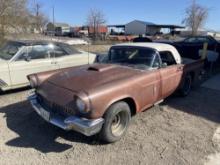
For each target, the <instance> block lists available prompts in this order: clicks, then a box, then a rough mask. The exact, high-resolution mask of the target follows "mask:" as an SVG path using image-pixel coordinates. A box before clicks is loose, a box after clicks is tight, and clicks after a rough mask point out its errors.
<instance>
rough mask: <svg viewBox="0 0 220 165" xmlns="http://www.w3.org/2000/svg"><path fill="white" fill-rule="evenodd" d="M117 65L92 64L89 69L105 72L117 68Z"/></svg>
mask: <svg viewBox="0 0 220 165" xmlns="http://www.w3.org/2000/svg"><path fill="white" fill-rule="evenodd" d="M115 67H116V66H115V65H108V64H97V65H92V66H90V67H89V68H88V69H87V70H89V71H96V72H104V71H107V70H110V69H113V68H115Z"/></svg>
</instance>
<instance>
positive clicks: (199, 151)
mask: <svg viewBox="0 0 220 165" xmlns="http://www.w3.org/2000/svg"><path fill="white" fill-rule="evenodd" d="M27 93H28V90H23V91H22V90H21V91H14V92H10V93H6V94H3V95H0V135H1V136H0V164H2V165H3V164H4V165H7V164H28V165H29V164H98V165H99V164H100V165H103V164H112V165H113V164H127V165H130V164H132V165H133V164H143V165H146V164H149V165H151V164H163V165H166V164H175V165H176V164H178V165H182V164H192V165H197V164H204V162H205V161H206V159H207V157H208V155H210V154H213V153H214V152H215V150H216V146H215V145H214V144H213V142H212V137H213V134H214V132H215V130H216V129H217V127H218V125H219V122H220V117H219V116H220V101H219V98H220V92H217V91H214V90H209V89H206V88H198V89H195V90H194V91H193V92H192V93H191V94H190V96H188V97H186V98H184V99H183V98H181V97H178V96H172V97H170V98H168V99H167V100H166V101H165V102H164V103H163V104H162V105H160V107H159V106H157V107H153V108H151V109H149V110H148V111H145V112H142V113H140V114H138V115H137V116H135V117H134V118H133V119H132V122H131V125H130V128H129V130H128V132H127V134H126V136H125V137H124V138H123V139H122V140H121V141H119V142H117V143H114V144H103V143H101V142H99V138H98V136H93V137H89V138H88V137H85V136H83V135H80V134H78V133H75V132H65V131H63V130H61V129H59V128H56V127H54V126H52V125H50V124H48V123H46V122H45V121H43V120H42V119H41V118H40V117H39V116H38V115H37V114H36V113H35V112H34V111H33V109H32V108H31V106H30V104H29V103H28V101H27V100H26V96H27Z"/></svg>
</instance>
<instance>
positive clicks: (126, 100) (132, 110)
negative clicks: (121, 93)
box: [117, 98, 137, 116]
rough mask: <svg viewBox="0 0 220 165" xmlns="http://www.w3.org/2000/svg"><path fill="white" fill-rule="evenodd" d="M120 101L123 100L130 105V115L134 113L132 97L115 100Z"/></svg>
mask: <svg viewBox="0 0 220 165" xmlns="http://www.w3.org/2000/svg"><path fill="white" fill-rule="evenodd" d="M120 101H124V102H126V103H127V104H128V106H129V107H130V111H131V116H134V115H136V112H137V108H136V104H135V101H134V100H133V99H132V98H124V99H122V100H119V101H117V102H120Z"/></svg>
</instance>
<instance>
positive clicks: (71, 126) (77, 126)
mask: <svg viewBox="0 0 220 165" xmlns="http://www.w3.org/2000/svg"><path fill="white" fill-rule="evenodd" d="M28 99H29V100H30V102H31V104H32V107H33V108H34V110H35V111H36V112H37V113H38V114H39V115H40V116H41V117H42V118H44V117H43V116H42V113H41V111H42V110H43V111H46V110H45V109H44V108H43V107H42V106H41V105H40V104H39V103H38V101H37V96H36V95H31V96H29V97H28ZM44 119H45V118H44ZM45 120H46V119H45ZM46 121H47V120H46ZM47 122H49V123H51V124H53V125H55V126H57V127H59V128H61V129H63V130H66V131H69V130H74V131H76V132H79V133H82V134H84V135H86V136H92V135H95V134H97V133H99V132H100V131H101V129H102V125H103V124H104V119H103V118H99V119H95V120H90V119H85V118H79V117H77V116H70V117H67V118H64V117H61V116H58V115H55V114H53V113H51V118H50V119H49V120H48V121H47Z"/></svg>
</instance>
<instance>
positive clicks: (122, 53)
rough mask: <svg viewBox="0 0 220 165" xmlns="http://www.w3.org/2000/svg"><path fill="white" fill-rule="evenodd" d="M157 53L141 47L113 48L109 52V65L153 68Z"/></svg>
mask: <svg viewBox="0 0 220 165" xmlns="http://www.w3.org/2000/svg"><path fill="white" fill-rule="evenodd" d="M155 59H156V51H155V50H153V49H150V48H140V47H113V48H111V50H110V52H109V59H108V63H116V64H121V65H127V66H132V67H135V68H139V69H147V68H153V67H154V65H155Z"/></svg>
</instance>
